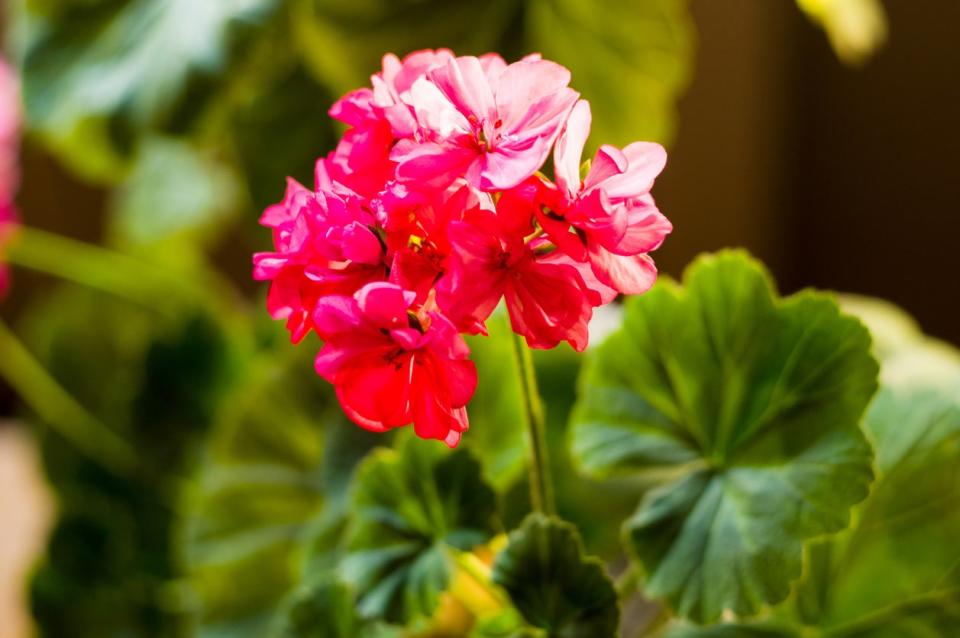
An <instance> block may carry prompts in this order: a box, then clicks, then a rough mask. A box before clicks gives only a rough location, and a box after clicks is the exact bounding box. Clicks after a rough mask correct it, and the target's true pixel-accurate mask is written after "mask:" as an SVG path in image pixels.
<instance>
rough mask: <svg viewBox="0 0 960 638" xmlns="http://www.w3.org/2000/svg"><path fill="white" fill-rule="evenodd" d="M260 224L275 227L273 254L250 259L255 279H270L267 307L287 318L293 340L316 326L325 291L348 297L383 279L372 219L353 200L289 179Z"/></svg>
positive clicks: (383, 273)
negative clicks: (316, 309)
mask: <svg viewBox="0 0 960 638" xmlns="http://www.w3.org/2000/svg"><path fill="white" fill-rule="evenodd" d="M260 223H261V224H263V225H264V226H267V227H269V228H272V229H273V242H274V247H275V249H276V250H275V252H267V253H257V254H256V255H254V257H253V263H254V270H253V276H254V279H257V280H260V281H267V280H269V281H270V282H271V285H270V292H269V294H268V296H267V308H268V310H269V311H270V315H271V316H272V317H273V318H274V319H286V320H287V329H288V330H290V333H291V339H292V340H293V341H294V342H295V343H296V342H298V341H300V340H301V339H303V337H304V336H306V334H307V333H308V332H309V331H310V330H311V329H312V328H313V327H314V323H313V316H314V309H315V308H316V305H317V303H318V302H319V301H320V300H321V299H322V298H323V297H325V296H327V295H333V294H340V295H344V294H345V295H351V294H353V293H354V292H355V291H357V290H358V289H360V287H361V286H363V285H364V284H366V283H368V282H371V281H379V280H383V279H384V278H385V277H386V267H385V262H384V259H385V257H384V253H383V247H382V245H381V243H380V240H379V239H378V238H377V236H376V234H374V232H373V231H372V230H371V226H373V224H374V219H373V218H372V216H371V215H370V214H369V213H368V212H367V211H364V210H363V209H362V208H361V207H360V206H359V205H358V204H357V201H356V200H353V199H349V198H343V197H341V196H340V195H338V194H336V193H334V192H331V191H319V192H316V193H315V192H313V191H310V190H308V189H307V188H305V187H304V186H301V185H300V184H298V183H297V182H296V181H295V180H293V179H291V180H289V181H288V183H287V192H286V195H285V197H284V199H283V201H282V202H280V203H279V204H275V205H273V206H270V207H269V208H267V209H266V210H265V211H264V213H263V216H262V217H261V218H260Z"/></svg>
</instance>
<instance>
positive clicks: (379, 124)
mask: <svg viewBox="0 0 960 638" xmlns="http://www.w3.org/2000/svg"><path fill="white" fill-rule="evenodd" d="M452 58H453V54H452V53H451V52H450V51H447V50H445V49H441V50H439V51H431V50H424V51H416V52H414V53H411V54H410V55H408V56H406V57H405V58H404V59H403V60H402V61H401V60H400V59H398V58H397V56H395V55H393V54H387V55H385V56H384V57H383V70H382V71H381V72H380V73H378V74H376V75H374V76H373V77H372V78H371V83H372V84H373V89H369V88H363V89H358V90H356V91H352V92H350V93H348V94H347V95H345V96H344V97H342V98H341V99H339V100H337V101H336V102H335V103H334V105H333V106H332V107H331V108H330V111H329V114H330V116H331V117H333V118H334V119H337V120H339V121H341V122H343V123H344V124H347V125H349V126H350V128H349V129H347V131H346V132H345V133H344V135H343V138H342V139H341V140H340V143H339V144H338V145H337V148H336V150H335V151H334V152H332V153H331V154H330V155H329V156H328V157H327V159H326V160H325V164H326V165H325V170H326V172H327V173H328V174H329V175H330V176H331V178H332V179H334V180H336V181H337V182H339V183H341V184H343V185H345V186H347V187H349V188H350V189H352V190H353V191H355V192H357V193H359V194H361V195H363V196H365V197H367V198H371V199H372V198H374V197H376V196H377V195H378V194H379V193H380V192H382V191H383V190H384V189H385V188H386V185H387V183H388V182H389V181H391V180H392V179H393V178H394V171H395V167H396V163H395V162H393V161H392V160H391V159H390V151H391V149H392V148H393V145H394V143H395V142H396V140H397V139H400V138H404V137H410V136H412V135H414V133H415V132H416V129H417V124H416V120H415V118H414V113H413V109H412V107H410V106H409V105H408V104H406V102H405V100H407V99H408V95H409V90H410V87H411V86H412V85H413V83H414V82H415V81H416V80H418V79H419V78H421V77H423V76H424V75H425V74H426V73H427V71H428V70H430V69H431V68H433V67H435V66H438V65H440V64H442V63H444V62H445V61H446V60H448V59H452Z"/></svg>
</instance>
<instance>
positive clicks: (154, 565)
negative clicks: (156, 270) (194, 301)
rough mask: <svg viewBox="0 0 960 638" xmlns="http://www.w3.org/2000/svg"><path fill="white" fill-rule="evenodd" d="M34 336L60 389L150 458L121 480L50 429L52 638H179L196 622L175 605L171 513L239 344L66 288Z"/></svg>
mask: <svg viewBox="0 0 960 638" xmlns="http://www.w3.org/2000/svg"><path fill="white" fill-rule="evenodd" d="M64 309H68V311H64ZM24 326H26V329H25V330H24V334H25V335H26V336H27V341H28V343H29V344H30V345H31V349H32V350H33V351H34V352H35V353H36V355H37V356H38V358H39V359H40V360H41V361H42V362H43V363H44V364H45V365H46V367H47V369H48V370H49V371H50V373H51V374H52V375H53V376H54V377H55V378H56V379H57V380H58V382H59V383H60V384H61V385H62V386H63V387H64V388H65V389H66V390H67V391H69V392H70V393H71V394H72V395H73V396H74V397H75V398H76V399H77V400H78V401H80V402H81V403H82V404H83V405H84V406H85V407H86V408H87V409H88V410H90V411H91V412H93V413H95V414H96V415H97V416H98V417H99V418H100V419H101V420H102V421H103V422H104V423H106V424H107V425H108V426H110V427H111V428H112V429H114V431H116V432H117V434H118V435H120V436H122V437H123V438H124V439H125V440H126V441H128V442H129V443H130V445H131V446H132V447H133V448H134V449H136V450H137V451H138V452H140V453H141V456H139V457H138V461H139V463H138V466H137V469H136V472H135V473H134V474H133V475H132V476H125V477H118V476H115V475H113V474H111V473H109V472H106V471H105V470H103V469H102V468H101V467H100V466H98V465H96V464H94V463H93V462H91V461H90V460H88V459H87V458H86V457H85V456H83V455H81V454H80V453H78V452H77V451H76V450H75V449H74V448H73V447H72V446H71V445H70V444H68V443H67V442H66V441H64V440H63V439H61V438H59V437H58V436H57V435H56V434H55V433H54V431H53V430H45V429H41V432H43V438H42V452H43V459H44V464H45V468H46V471H47V474H48V478H49V479H50V481H51V482H52V484H53V487H54V489H55V490H56V493H57V499H58V502H59V510H60V518H59V520H58V522H57V523H56V526H55V531H54V533H53V535H52V536H51V538H50V541H49V545H48V552H47V555H46V556H45V558H44V560H43V562H42V564H41V565H40V566H39V567H38V569H37V571H36V573H35V575H34V577H33V580H32V583H31V606H32V608H33V612H34V615H35V618H36V620H37V623H38V626H39V629H40V631H41V634H42V635H50V636H64V637H65V638H71V637H77V638H87V637H91V638H93V637H97V638H111V637H116V638H121V637H125V636H130V635H138V636H173V635H179V633H178V632H180V631H182V630H184V628H185V622H184V621H185V618H184V617H183V616H182V615H181V614H180V612H179V610H178V609H176V608H175V607H174V606H171V605H170V604H169V597H168V595H167V591H168V590H167V585H168V583H169V582H170V580H171V579H174V578H176V576H177V574H178V570H177V565H176V561H175V560H174V558H173V556H174V552H173V548H172V528H173V525H174V521H173V518H172V512H171V507H170V504H171V502H172V501H173V495H174V494H175V492H176V489H177V486H178V485H179V481H180V479H181V477H182V475H183V474H184V473H185V472H186V469H185V468H186V466H187V465H189V463H190V459H191V458H192V457H193V453H192V451H193V449H194V448H195V446H196V445H197V444H198V442H199V439H200V437H201V436H202V435H203V432H204V430H205V428H206V426H207V425H208V424H209V422H210V420H211V419H212V413H213V411H214V410H215V409H216V405H217V404H218V401H219V396H220V392H221V390H222V388H223V385H224V383H225V382H226V380H227V378H228V372H227V362H228V361H229V360H230V358H231V355H230V351H231V349H232V344H229V343H227V342H226V341H225V340H224V338H223V335H222V332H221V331H220V329H219V327H218V326H216V324H214V323H213V322H212V320H211V319H210V318H208V317H207V316H205V315H203V314H198V313H196V312H190V311H187V312H185V313H184V316H183V317H182V318H176V319H171V318H170V317H169V316H168V315H166V314H162V313H151V312H150V311H147V310H144V309H141V308H138V307H136V306H132V305H130V304H127V303H124V302H121V301H119V300H117V299H116V298H114V297H111V296H109V295H106V294H103V293H95V292H91V291H89V290H86V289H81V288H61V289H57V290H56V291H54V293H53V294H52V295H50V296H49V297H48V298H47V299H45V300H44V301H43V302H42V303H40V304H38V305H37V306H36V307H34V308H31V309H30V310H29V311H28V312H27V314H26V315H25V317H24ZM40 425H41V426H42V425H43V424H40Z"/></svg>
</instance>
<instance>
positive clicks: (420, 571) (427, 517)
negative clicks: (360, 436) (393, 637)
mask: <svg viewBox="0 0 960 638" xmlns="http://www.w3.org/2000/svg"><path fill="white" fill-rule="evenodd" d="M496 509H497V504H496V497H495V495H494V492H493V490H492V489H491V488H490V487H489V486H488V485H487V484H486V483H484V481H483V478H482V476H481V470H480V464H479V463H478V462H477V461H476V460H475V459H474V458H473V457H472V456H471V455H470V454H469V453H468V452H467V451H466V450H462V449H461V450H455V451H449V450H447V449H446V448H444V447H443V446H442V445H441V444H439V443H436V442H434V441H422V440H419V439H416V438H414V437H412V436H409V437H404V438H403V440H402V441H401V443H400V447H399V449H381V450H377V451H376V452H374V453H373V454H372V455H371V456H369V457H368V458H367V459H365V460H364V462H363V463H362V464H361V465H360V468H359V469H358V470H357V475H356V478H355V486H354V493H353V499H352V502H351V505H350V510H351V513H352V515H353V522H352V525H351V527H350V529H349V536H348V541H347V544H348V553H347V555H346V556H345V557H344V559H343V562H342V565H341V568H342V573H343V574H344V576H345V578H346V580H347V581H348V582H350V583H351V584H353V585H354V586H355V587H356V590H357V592H359V595H360V599H359V611H360V614H361V615H362V616H364V617H369V618H383V619H385V620H387V621H388V622H397V623H401V624H404V623H410V622H416V621H417V620H420V619H424V618H426V617H428V616H430V614H432V613H433V611H434V609H435V608H436V606H437V603H438V602H439V598H440V595H441V594H442V593H443V592H444V591H445V590H446V588H447V587H448V585H449V583H450V577H451V574H452V570H453V567H454V565H453V562H452V560H451V557H450V555H449V553H450V552H456V551H468V550H470V549H472V548H474V547H475V546H477V545H480V544H482V543H485V542H486V541H488V540H489V539H490V538H491V537H492V536H493V535H494V533H496V531H497V523H496Z"/></svg>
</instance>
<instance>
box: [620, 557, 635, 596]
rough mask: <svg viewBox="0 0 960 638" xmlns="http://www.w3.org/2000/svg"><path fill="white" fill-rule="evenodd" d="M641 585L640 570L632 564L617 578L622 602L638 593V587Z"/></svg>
mask: <svg viewBox="0 0 960 638" xmlns="http://www.w3.org/2000/svg"><path fill="white" fill-rule="evenodd" d="M639 584H640V570H638V569H637V568H636V566H635V565H634V564H633V563H631V564H630V565H629V566H628V567H627V568H626V569H625V570H624V572H623V573H622V574H620V577H619V578H617V582H616V588H617V595H618V596H619V597H620V600H623V599H624V598H627V597H629V596H631V595H633V593H634V592H636V591H637V586H638V585H639Z"/></svg>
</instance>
